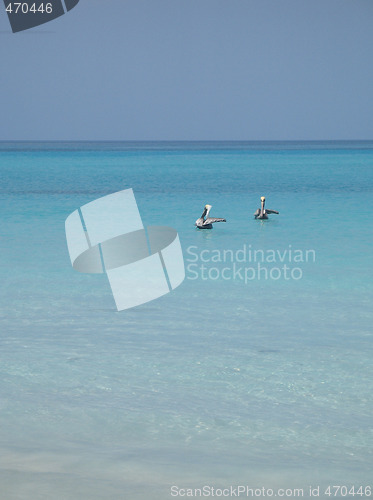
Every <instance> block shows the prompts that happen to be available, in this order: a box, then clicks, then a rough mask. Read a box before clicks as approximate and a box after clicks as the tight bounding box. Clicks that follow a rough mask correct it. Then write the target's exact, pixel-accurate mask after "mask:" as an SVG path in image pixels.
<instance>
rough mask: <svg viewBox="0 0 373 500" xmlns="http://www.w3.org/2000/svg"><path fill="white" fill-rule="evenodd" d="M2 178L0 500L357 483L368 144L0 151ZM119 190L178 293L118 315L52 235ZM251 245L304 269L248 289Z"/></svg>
mask: <svg viewBox="0 0 373 500" xmlns="http://www.w3.org/2000/svg"><path fill="white" fill-rule="evenodd" d="M0 173H1V186H0V206H1V214H2V221H1V233H0V254H1V263H0V265H1V270H0V276H1V298H0V324H1V337H0V347H1V349H0V371H1V384H0V449H1V454H0V480H1V485H2V494H1V498H2V500H3V499H4V500H8V499H9V500H10V499H31V500H34V499H48V500H49V499H51V498H61V499H64V500H65V499H68V500H70V499H74V500H77V499H84V500H85V499H119V498H121V499H122V498H126V499H127V498H128V499H134V500H145V499H154V500H158V499H159V500H163V499H167V498H172V497H171V494H170V493H171V489H170V488H171V486H173V485H176V486H178V487H180V488H181V487H183V488H184V487H185V488H186V487H188V488H199V487H202V486H204V485H212V486H215V487H228V486H230V485H234V484H244V485H248V486H250V487H266V488H274V489H276V488H279V487H283V488H295V487H302V488H304V491H305V494H304V496H307V492H308V490H309V486H310V485H312V486H318V485H320V486H321V493H322V491H323V488H325V487H326V486H327V485H329V484H332V485H349V486H351V485H355V486H360V485H363V486H366V485H369V484H371V482H372V474H371V471H372V465H373V456H372V455H373V453H372V449H373V419H372V415H373V402H372V389H373V368H372V340H373V338H372V323H373V322H372V319H373V313H372V299H373V285H372V281H373V280H372V278H373V271H372V243H373V232H372V221H371V217H372V213H373V197H372V192H373V143H289V144H287V143H271V144H269V143H253V144H250V143H128V144H120V143H105V144H94V143H91V144H90V143H85V144H79V143H71V144H70V143H59V144H53V143H45V144H43V143H41V144H36V143H29V144H25V143H7V144H6V143H3V144H2V145H1V147H0ZM129 187H132V188H133V189H134V192H135V195H136V199H137V202H138V205H139V209H140V212H141V215H142V219H143V222H144V223H145V225H170V226H172V227H174V228H176V229H177V231H178V232H179V236H180V240H181V243H182V247H183V251H184V258H185V264H186V280H185V281H184V283H183V284H182V285H181V286H180V287H179V288H178V289H176V290H175V291H173V292H172V293H171V294H169V295H166V296H164V297H162V298H160V299H158V300H156V301H153V302H149V303H148V304H144V305H142V306H140V307H138V308H135V309H131V310H128V311H123V312H121V313H118V312H116V309H115V305H114V301H113V297H112V295H111V292H110V288H109V285H108V283H107V280H106V278H105V276H95V275H83V274H79V273H77V272H75V271H74V270H73V269H72V268H71V265H70V260H69V256H68V252H67V248H66V242H65V234H64V221H65V219H66V217H67V216H68V215H69V214H70V213H71V212H72V211H74V210H75V209H76V208H78V207H80V206H81V205H83V204H84V203H87V202H89V201H91V200H93V199H96V198H98V197H100V196H104V195H105V194H109V193H111V192H115V191H119V190H121V189H126V188H129ZM262 195H265V196H266V198H267V206H268V208H273V209H275V210H278V211H279V212H280V215H278V216H277V215H273V216H271V217H270V219H269V220H268V221H264V222H260V221H256V220H254V219H253V216H252V214H253V212H254V211H255V210H256V208H258V206H259V201H260V196H262ZM206 203H209V204H211V205H213V208H212V211H211V215H212V216H216V217H225V218H226V219H227V223H226V224H224V223H221V224H218V225H216V227H215V228H214V229H213V230H212V231H198V230H197V229H195V227H194V221H195V220H196V219H197V218H198V217H199V216H200V214H201V212H202V209H203V207H204V205H205V204H206ZM244 248H246V252H247V255H246V262H244V263H242V262H241V263H240V262H238V259H239V257H240V255H241V257H242V252H243V249H244ZM249 249H250V250H252V251H254V250H262V251H263V253H265V255H268V252H269V251H273V252H280V254H281V255H282V254H283V252H284V251H285V250H288V251H289V249H292V250H293V251H295V250H298V255H300V254H302V255H303V257H304V256H305V252H306V251H307V250H309V251H312V252H313V253H310V254H309V255H310V256H312V255H314V258H310V259H309V261H308V262H305V261H303V262H302V261H300V262H299V261H298V262H294V261H292V262H288V261H287V265H288V266H289V269H290V270H291V269H294V268H298V269H300V271H296V274H295V276H296V278H297V279H285V278H284V275H281V276H280V277H279V278H278V279H270V278H269V279H265V276H264V273H262V275H261V279H258V276H254V277H253V276H252V273H253V272H254V271H256V270H257V264H258V263H257V262H253V261H251V262H248V250H249ZM203 251H204V253H202V254H201V252H203ZM224 251H225V252H226V255H227V256H230V255H233V260H232V259H230V258H226V259H225V262H223V260H224V259H223V257H222V258H221V259H220V261H219V262H218V261H213V260H212V256H213V255H215V256H217V255H220V256H222V255H223V252H224ZM237 251H241V254H240V253H237ZM229 252H230V253H229ZM196 255H197V261H196V262H194V260H196V257H195V256H196ZM258 255H259V254H258ZM237 257H238V259H237ZM202 258H203V259H204V260H207V262H205V261H204V260H202ZM217 260H219V259H217ZM303 260H305V259H303ZM234 264H235V265H237V266H241V267H243V268H246V267H247V268H253V269H254V271H250V272H249V273H250V277H251V278H253V279H250V280H247V282H246V283H245V280H244V279H243V278H244V277H242V278H241V277H240V275H239V274H237V275H236V276H235V277H234V279H233V265H234ZM261 264H262V266H264V267H266V268H267V273H270V272H271V269H272V268H274V267H278V268H281V267H282V266H283V263H280V262H279V261H278V260H277V261H276V262H262V263H261ZM201 265H203V266H204V267H205V270H204V271H203V272H204V273H205V274H202V270H201ZM224 268H227V269H228V271H226V272H225V274H224V276H226V277H227V279H225V278H224V276H223V275H222V273H223V269H224ZM196 273H197V279H195V278H196ZM209 273H210V274H209ZM300 274H301V277H300V278H299V275H300ZM206 276H207V278H206ZM274 276H275V277H276V276H278V272H277V271H276V272H275V273H274ZM298 278H299V279H298ZM320 496H323V495H322V494H320ZM326 498H328V497H326Z"/></svg>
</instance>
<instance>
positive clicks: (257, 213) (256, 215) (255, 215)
mask: <svg viewBox="0 0 373 500" xmlns="http://www.w3.org/2000/svg"><path fill="white" fill-rule="evenodd" d="M258 215H260V208H258V210H257V211H256V212H255V214H254V217H258Z"/></svg>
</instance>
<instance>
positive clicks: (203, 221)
mask: <svg viewBox="0 0 373 500" xmlns="http://www.w3.org/2000/svg"><path fill="white" fill-rule="evenodd" d="M211 208H212V207H211V205H205V208H204V209H203V212H202V215H201V217H200V218H199V219H197V220H196V223H195V225H196V226H197V227H198V228H199V229H212V225H213V223H214V222H227V221H226V220H225V219H216V218H214V217H209V213H210V210H211ZM205 217H206V218H205Z"/></svg>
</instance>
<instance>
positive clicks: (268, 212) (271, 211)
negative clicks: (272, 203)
mask: <svg viewBox="0 0 373 500" xmlns="http://www.w3.org/2000/svg"><path fill="white" fill-rule="evenodd" d="M266 212H267V214H279V213H280V212H277V210H268V209H267V208H266Z"/></svg>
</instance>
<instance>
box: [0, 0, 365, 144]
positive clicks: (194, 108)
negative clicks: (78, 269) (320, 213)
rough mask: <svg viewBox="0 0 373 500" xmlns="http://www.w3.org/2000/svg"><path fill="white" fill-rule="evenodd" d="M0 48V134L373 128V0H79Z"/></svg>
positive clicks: (323, 136)
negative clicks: (72, 7)
mask: <svg viewBox="0 0 373 500" xmlns="http://www.w3.org/2000/svg"><path fill="white" fill-rule="evenodd" d="M0 54H1V66H2V67H1V72H0V86H1V97H0V109H1V117H2V120H1V128H0V140H26V139H27V140H224V139H226V140H328V139H331V140H338V139H339V140H344V139H373V98H372V97H373V2H372V0H353V1H351V0H157V1H155V0H80V3H79V4H78V5H77V6H76V7H75V8H74V9H73V10H71V11H70V12H69V13H67V14H65V15H64V16H62V17H61V18H59V19H57V20H55V21H52V22H50V23H48V24H45V25H43V26H40V27H38V28H35V29H33V30H29V31H25V32H21V33H16V34H13V33H12V32H11V31H10V26H9V22H8V19H7V17H6V14H5V12H0Z"/></svg>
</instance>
